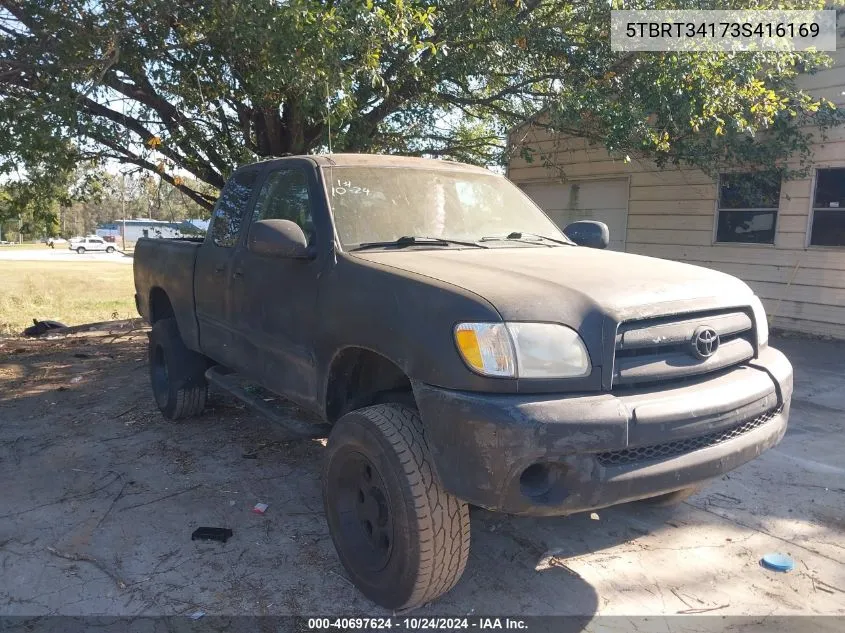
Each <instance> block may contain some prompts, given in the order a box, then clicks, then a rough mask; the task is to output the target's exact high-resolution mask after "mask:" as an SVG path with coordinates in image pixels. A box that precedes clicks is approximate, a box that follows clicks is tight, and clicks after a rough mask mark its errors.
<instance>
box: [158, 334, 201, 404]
mask: <svg viewBox="0 0 845 633" xmlns="http://www.w3.org/2000/svg"><path fill="white" fill-rule="evenodd" d="M149 358H150V384H151V385H152V388H153V396H155V400H156V404H157V405H158V408H159V410H160V411H161V412H162V414H163V415H164V417H166V418H169V419H171V420H179V419H181V418H188V417H191V416H194V415H199V414H200V413H201V412H202V410H203V409H204V408H205V399H206V396H207V395H208V383H207V382H206V380H205V370H206V368H207V362H206V359H205V357H204V356H203V355H202V354H197V353H196V352H193V351H191V350H189V349H188V348H187V347H185V344H184V343H183V342H182V338H181V336H180V335H179V328H178V327H177V325H176V319H162V320H161V321H158V322H157V323H156V324H155V325H153V330H152V332H150V345H149Z"/></svg>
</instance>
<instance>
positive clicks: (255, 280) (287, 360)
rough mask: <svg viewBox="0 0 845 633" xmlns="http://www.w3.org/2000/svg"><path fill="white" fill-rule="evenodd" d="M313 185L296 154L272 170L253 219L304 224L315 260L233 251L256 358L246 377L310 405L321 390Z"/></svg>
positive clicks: (242, 321) (238, 306) (241, 313)
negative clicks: (315, 334)
mask: <svg viewBox="0 0 845 633" xmlns="http://www.w3.org/2000/svg"><path fill="white" fill-rule="evenodd" d="M314 187H316V183H315V182H314V177H313V169H311V170H309V169H308V168H307V165H306V164H304V161H296V160H293V159H292V160H290V162H289V163H288V162H286V164H285V165H284V166H283V167H281V168H280V167H275V168H271V169H270V170H269V171H268V174H267V177H266V178H265V179H264V183H263V185H262V187H261V191H260V193H259V194H258V196H257V198H256V201H255V206H254V208H253V212H252V214H251V216H252V217H251V222H258V221H260V220H272V219H276V220H290V221H292V222H294V223H296V224H298V225H299V226H300V227H301V228H302V230H303V232H304V233H305V236H306V237H307V238H308V245H309V248H311V249H312V250H313V251H314V253H315V257H314V258H313V259H287V258H279V257H268V256H263V255H257V254H255V253H253V252H251V251H249V250H248V249H247V248H246V246H245V245H242V246H241V247H240V248H238V250H237V253H236V254H235V258H234V264H233V278H232V301H233V310H234V314H235V319H236V323H237V328H238V334H239V336H240V343H239V345H240V346H241V347H243V348H244V349H246V350H248V353H249V355H250V357H251V358H252V359H253V362H252V365H251V367H250V371H249V372H248V374H250V375H251V376H252V377H253V378H254V379H255V380H256V381H257V382H259V383H260V384H262V385H263V386H265V387H267V388H268V389H270V390H272V391H274V392H276V393H278V394H281V395H284V396H286V397H288V398H291V399H292V400H294V401H296V402H298V403H300V404H302V405H305V406H313V404H314V402H315V401H316V397H317V392H318V387H317V381H316V363H315V361H314V340H313V332H314V326H315V321H316V318H317V317H316V314H315V312H316V308H315V306H316V301H317V282H318V279H319V271H320V264H319V262H318V260H317V258H316V252H317V239H318V238H317V227H316V225H315V222H314V219H315V218H314V205H313V200H314V196H315V193H314Z"/></svg>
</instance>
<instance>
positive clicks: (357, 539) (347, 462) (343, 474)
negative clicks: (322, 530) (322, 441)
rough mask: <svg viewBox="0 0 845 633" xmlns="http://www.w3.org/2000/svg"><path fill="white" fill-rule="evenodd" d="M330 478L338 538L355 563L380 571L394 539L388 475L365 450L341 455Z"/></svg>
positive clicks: (387, 560) (390, 551)
mask: <svg viewBox="0 0 845 633" xmlns="http://www.w3.org/2000/svg"><path fill="white" fill-rule="evenodd" d="M338 459H340V463H339V464H338V465H337V468H336V469H333V470H335V472H336V473H337V476H336V477H334V478H333V481H332V482H330V485H331V488H330V496H331V497H333V499H332V503H331V506H332V507H333V508H334V510H335V512H336V515H337V524H338V535H337V536H338V540H340V545H341V548H342V550H343V551H344V552H345V553H346V554H347V556H348V558H349V559H350V562H352V563H353V565H354V566H355V567H358V568H361V569H364V570H366V571H368V572H379V571H381V570H382V569H384V568H385V567H386V566H387V564H388V562H389V561H390V557H391V554H392V552H393V543H394V521H393V512H392V511H391V509H390V497H389V494H388V490H387V486H386V485H385V482H384V478H383V477H382V475H381V473H380V472H379V470H378V469H377V468H376V466H375V464H373V462H372V461H370V459H369V458H368V457H366V456H365V455H363V454H362V453H359V452H357V451H352V452H349V453H347V454H345V455H343V456H338Z"/></svg>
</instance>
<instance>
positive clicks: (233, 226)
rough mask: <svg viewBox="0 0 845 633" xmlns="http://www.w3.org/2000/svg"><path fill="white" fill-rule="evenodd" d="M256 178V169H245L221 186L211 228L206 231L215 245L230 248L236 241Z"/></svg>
mask: <svg viewBox="0 0 845 633" xmlns="http://www.w3.org/2000/svg"><path fill="white" fill-rule="evenodd" d="M257 180H258V170H255V169H245V170H243V171H240V172H238V173H236V174H235V175H234V176H232V177H231V178H230V179H229V180H228V182H227V183H226V185H225V186H224V187H223V191H222V192H221V193H220V197H219V198H218V199H217V204H215V205H214V211H213V212H212V222H211V230H210V231H209V232H208V236H209V237H208V239H210V240H211V241H212V242H213V243H214V245H215V246H220V247H223V248H231V247H233V246H235V245H236V244H237V243H238V238H239V237H240V234H241V227H242V225H243V220H244V212H245V211H246V208H247V206H248V205H249V201H250V198H252V192H253V190H254V189H255V183H256V181H257Z"/></svg>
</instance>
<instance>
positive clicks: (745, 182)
mask: <svg viewBox="0 0 845 633" xmlns="http://www.w3.org/2000/svg"><path fill="white" fill-rule="evenodd" d="M779 200H780V177H779V176H778V175H777V174H776V173H770V172H764V171H762V172H753V173H736V174H721V175H720V176H719V209H718V220H717V226H716V241H717V242H741V243H747V244H774V242H775V221H776V220H777V214H778V203H779Z"/></svg>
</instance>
